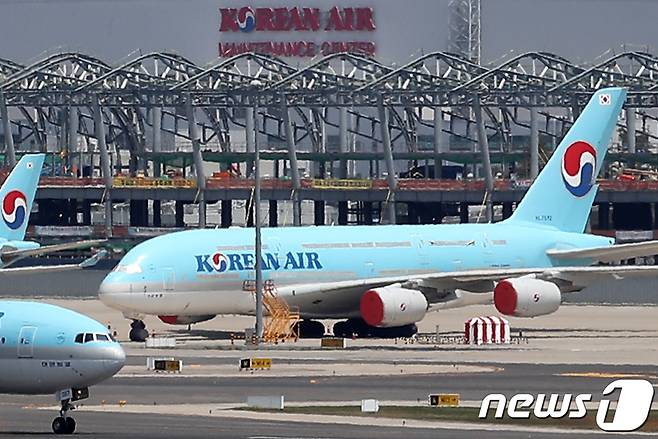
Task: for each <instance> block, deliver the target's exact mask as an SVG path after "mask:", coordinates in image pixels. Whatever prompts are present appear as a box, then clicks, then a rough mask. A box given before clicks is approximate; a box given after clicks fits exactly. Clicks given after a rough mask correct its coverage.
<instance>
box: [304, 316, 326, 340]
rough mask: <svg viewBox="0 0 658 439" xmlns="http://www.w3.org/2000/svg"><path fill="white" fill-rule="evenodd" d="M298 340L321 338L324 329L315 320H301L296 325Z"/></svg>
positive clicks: (321, 324) (322, 325)
mask: <svg viewBox="0 0 658 439" xmlns="http://www.w3.org/2000/svg"><path fill="white" fill-rule="evenodd" d="M297 325H298V329H299V337H300V338H322V336H324V331H325V327H324V324H323V323H322V322H318V321H317V320H302V321H300V322H299V323H298V324H297Z"/></svg>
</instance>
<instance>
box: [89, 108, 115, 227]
mask: <svg viewBox="0 0 658 439" xmlns="http://www.w3.org/2000/svg"><path fill="white" fill-rule="evenodd" d="M93 113H94V135H95V136H96V142H97V143H98V150H99V151H100V154H101V172H102V174H103V182H104V183H105V193H104V194H103V199H104V203H105V236H107V237H110V236H112V165H111V163H110V153H109V152H108V151H107V143H106V140H105V124H104V122H103V112H102V110H101V105H100V102H99V100H98V96H96V97H95V99H94V103H93Z"/></svg>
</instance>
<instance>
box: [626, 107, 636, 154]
mask: <svg viewBox="0 0 658 439" xmlns="http://www.w3.org/2000/svg"><path fill="white" fill-rule="evenodd" d="M626 131H627V134H628V139H626V141H627V142H628V152H630V153H631V154H635V131H636V112H635V108H627V109H626Z"/></svg>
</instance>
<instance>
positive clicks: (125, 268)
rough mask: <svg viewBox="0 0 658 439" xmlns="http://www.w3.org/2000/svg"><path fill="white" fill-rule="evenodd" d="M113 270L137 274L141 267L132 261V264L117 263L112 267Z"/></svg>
mask: <svg viewBox="0 0 658 439" xmlns="http://www.w3.org/2000/svg"><path fill="white" fill-rule="evenodd" d="M114 271H115V272H117V273H127V274H139V273H141V272H142V267H141V266H140V265H139V264H138V263H137V262H133V263H132V264H119V265H117V266H116V267H114Z"/></svg>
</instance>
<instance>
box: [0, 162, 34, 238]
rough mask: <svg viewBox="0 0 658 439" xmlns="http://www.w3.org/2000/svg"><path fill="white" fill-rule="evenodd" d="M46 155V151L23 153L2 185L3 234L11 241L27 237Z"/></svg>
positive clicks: (0, 230) (1, 236)
mask: <svg viewBox="0 0 658 439" xmlns="http://www.w3.org/2000/svg"><path fill="white" fill-rule="evenodd" d="M44 159H45V155H44V154H26V155H24V156H23V157H22V158H21V159H20V161H19V162H18V163H17V164H16V166H15V167H14V169H12V171H11V173H10V174H9V176H8V177H7V179H6V180H5V182H4V183H3V185H2V188H0V202H2V208H1V209H0V213H1V214H2V221H0V238H5V239H7V240H9V241H22V240H23V239H24V238H25V231H26V230H27V223H28V220H29V218H30V211H31V210H32V202H33V201H34V195H35V194H36V192H37V185H38V183H39V177H40V176H41V168H42V167H43V161H44Z"/></svg>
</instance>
